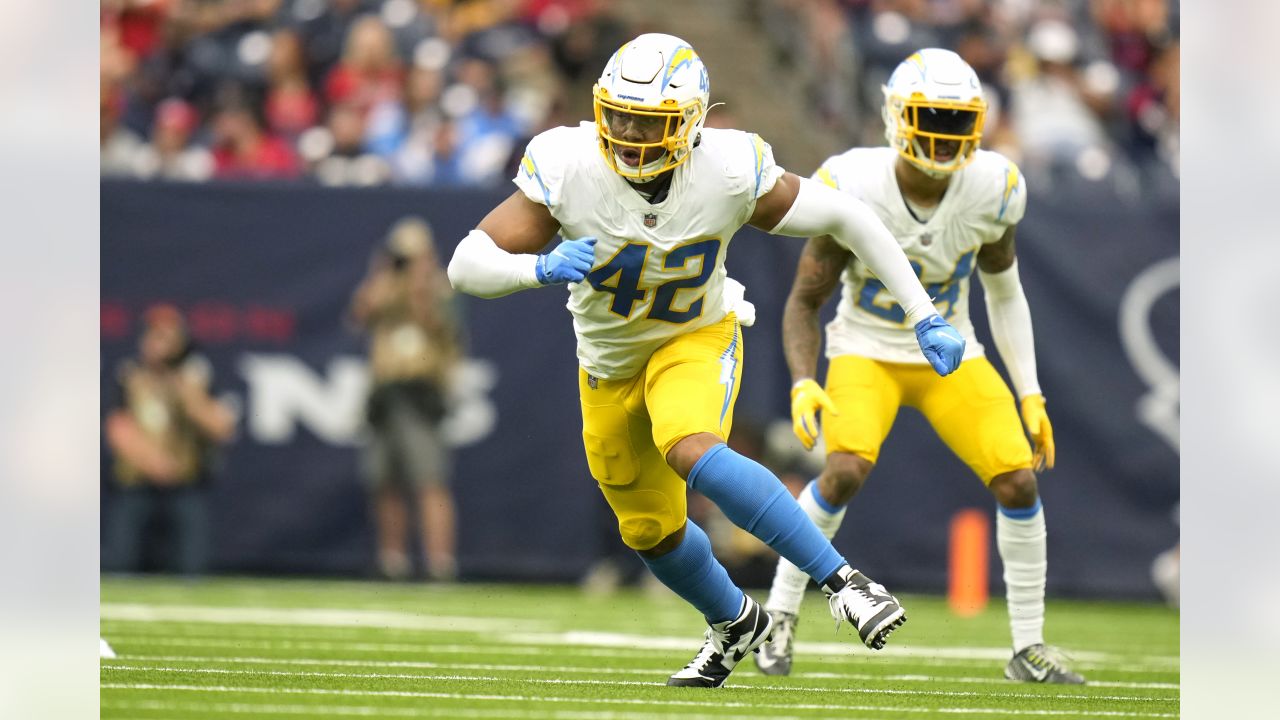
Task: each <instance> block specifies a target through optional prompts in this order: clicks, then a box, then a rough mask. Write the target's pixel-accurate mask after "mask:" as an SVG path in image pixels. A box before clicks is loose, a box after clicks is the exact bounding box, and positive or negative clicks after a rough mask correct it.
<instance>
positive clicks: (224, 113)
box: [213, 102, 301, 179]
mask: <svg viewBox="0 0 1280 720" xmlns="http://www.w3.org/2000/svg"><path fill="white" fill-rule="evenodd" d="M213 139H214V150H213V159H214V174H215V175H216V176H217V177H219V178H252V179H267V178H292V177H297V176H298V174H299V172H300V171H301V167H300V165H299V163H298V158H297V156H296V155H294V152H293V149H292V148H290V147H289V145H288V144H287V143H285V142H284V141H283V140H281V139H280V138H279V137H276V136H274V135H269V134H267V133H266V132H264V131H263V128H262V124H261V121H260V120H259V119H258V117H257V116H256V115H255V113H254V110H253V109H252V108H251V107H250V106H248V105H243V104H239V103H237V102H231V103H230V104H228V105H227V106H226V107H224V108H223V109H222V110H220V111H219V112H218V113H217V114H216V115H215V116H214V118H213Z"/></svg>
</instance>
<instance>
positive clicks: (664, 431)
mask: <svg viewBox="0 0 1280 720" xmlns="http://www.w3.org/2000/svg"><path fill="white" fill-rule="evenodd" d="M741 370H742V333H741V330H740V329H739V327H738V320H737V317H736V316H735V315H734V314H732V313H730V314H729V315H728V316H727V317H725V319H724V320H722V321H721V322H719V323H716V324H715V325H709V326H707V327H705V328H702V329H701V330H696V331H693V332H690V333H687V334H685V335H680V336H679V337H675V338H672V339H671V340H669V341H668V342H667V343H666V344H664V345H663V346H662V347H660V348H658V350H657V351H655V352H654V353H653V355H652V356H650V358H649V362H648V363H647V364H646V365H645V369H644V370H643V371H642V372H640V373H639V374H637V375H636V376H635V377H632V378H628V379H625V380H602V379H599V378H593V377H591V376H590V375H588V374H587V373H586V371H584V370H579V371H578V393H579V395H580V397H581V399H582V443H583V445H584V446H585V447H586V451H587V465H588V466H589V467H590V468H591V476H592V477H593V478H595V480H596V482H597V483H598V484H599V486H600V490H601V491H602V492H604V496H605V499H606V500H608V501H609V506H610V507H611V508H613V512H614V514H615V515H617V516H618V529H619V531H620V532H621V534H622V540H623V542H625V543H626V544H627V547H630V548H633V549H635V550H648V549H649V548H651V547H653V546H654V545H657V544H658V542H659V541H660V540H662V539H663V538H664V537H666V536H668V535H670V534H671V533H673V532H675V531H677V530H679V529H680V528H681V527H682V526H683V525H684V522H685V517H686V509H687V508H686V504H685V489H686V486H685V481H684V479H682V478H681V477H680V476H679V475H677V474H676V472H675V471H674V470H672V469H671V467H670V466H669V465H667V460H666V457H667V452H668V451H670V450H671V448H672V447H674V446H675V444H676V443H677V442H679V441H680V440H681V439H683V438H686V437H688V436H690V435H694V434H696V433H703V432H706V433H712V434H713V435H717V436H719V437H720V438H721V439H727V438H728V437H729V431H730V430H731V429H732V426H733V405H734V402H736V401H737V398H738V388H739V387H740V382H739V378H740V377H741Z"/></svg>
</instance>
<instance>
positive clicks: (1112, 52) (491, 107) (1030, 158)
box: [101, 0, 1179, 185]
mask: <svg viewBox="0 0 1280 720" xmlns="http://www.w3.org/2000/svg"><path fill="white" fill-rule="evenodd" d="M615 5H616V4H615V3H609V2H606V1H605V0H103V2H102V14H101V17H102V22H101V31H102V39H101V48H102V65H101V69H102V92H101V103H102V106H101V133H102V135H101V142H102V152H101V162H102V173H103V175H108V176H125V177H139V178H156V177H160V178H166V179H179V180H204V179H209V178H245V177H250V178H299V177H308V178H313V179H315V180H318V181H319V182H321V183H324V184H329V185H344V184H356V185H373V184H383V183H397V184H409V185H427V184H430V185H491V184H497V183H499V182H501V181H503V180H505V179H506V178H507V177H509V176H510V175H511V174H512V170H513V167H514V160H516V159H518V156H519V153H520V151H521V150H522V148H523V146H524V144H525V142H526V140H527V139H528V138H530V137H532V136H533V135H535V134H536V133H538V132H539V131H541V130H543V129H545V128H547V127H552V126H555V125H561V124H570V123H575V122H577V121H579V120H581V119H583V118H587V117H590V110H589V107H588V106H587V102H588V101H589V96H588V94H587V93H586V92H585V90H584V88H585V87H589V85H590V83H591V82H592V81H593V80H594V78H595V76H596V74H597V73H598V71H599V68H600V67H602V66H603V65H604V63H605V61H606V60H607V59H608V57H609V56H610V54H611V53H612V52H613V51H614V50H615V49H616V48H617V47H618V46H620V45H621V44H622V43H623V42H624V41H626V40H627V39H628V38H629V37H630V36H631V35H632V34H633V31H634V30H635V28H633V27H630V26H629V25H628V24H627V23H626V22H625V21H623V20H622V19H620V17H619V16H618V15H617V14H616V7H615ZM741 7H742V8H743V9H744V10H747V11H751V12H754V14H755V15H756V16H757V17H758V19H759V20H760V22H759V27H760V30H761V32H762V33H763V34H764V35H766V36H767V37H768V38H769V40H770V41H771V43H772V45H773V49H774V52H775V53H776V54H777V55H778V56H779V58H780V59H781V61H782V62H781V67H782V71H781V72H782V73H783V74H784V76H785V77H784V78H779V80H782V79H786V78H798V79H800V80H801V81H802V82H803V83H804V84H805V86H806V88H807V91H808V95H809V97H810V99H811V100H810V103H811V107H810V111H811V113H810V114H812V115H816V117H817V120H818V122H819V123H821V124H822V125H823V126H825V127H827V128H828V129H830V130H833V131H835V132H836V133H838V134H839V135H841V136H842V137H843V138H844V139H845V142H846V143H847V144H849V145H854V144H865V145H879V144H882V143H883V137H882V125H881V123H880V120H879V108H880V103H881V92H880V86H881V85H882V84H883V83H884V81H885V80H886V79H887V78H888V76H889V73H890V72H892V70H893V68H894V67H895V66H896V65H897V64H898V63H899V62H901V61H902V60H903V59H904V58H905V57H906V56H907V55H909V54H910V53H911V52H912V51H914V50H915V49H917V48H921V47H947V48H952V49H954V50H956V51H957V52H959V53H960V54H961V55H962V56H963V57H964V58H965V59H966V60H967V61H968V62H969V63H970V64H971V65H972V66H973V67H974V69H975V70H977V72H978V74H979V76H980V77H981V78H982V80H983V82H984V84H985V87H986V90H987V97H988V100H989V101H990V103H991V106H992V107H991V111H990V113H989V115H988V121H987V131H986V137H985V139H984V145H985V146H986V147H988V148H992V149H996V150H999V151H1001V152H1004V153H1006V154H1008V155H1009V156H1010V157H1012V158H1014V159H1015V160H1016V161H1018V162H1019V163H1020V164H1022V165H1023V169H1024V170H1025V171H1027V172H1028V173H1029V174H1032V175H1033V176H1034V175H1041V176H1044V175H1045V174H1047V173H1055V172H1057V173H1060V172H1069V173H1072V174H1074V175H1076V176H1080V177H1084V178H1088V179H1093V180H1098V179H1102V178H1103V177H1106V176H1108V175H1116V174H1120V175H1124V174H1126V173H1127V174H1128V176H1129V177H1131V178H1134V179H1136V180H1137V182H1139V183H1140V182H1141V181H1142V179H1143V178H1149V177H1150V176H1151V175H1152V174H1153V173H1154V174H1159V175H1161V176H1169V177H1172V178H1176V177H1177V175H1178V136H1179V133H1178V121H1179V93H1178V87H1179V43H1178V8H1177V4H1176V2H1174V1H1173V0H743V4H742V6H741ZM663 29H668V30H669V29H670V28H663Z"/></svg>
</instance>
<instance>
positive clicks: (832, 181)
mask: <svg viewBox="0 0 1280 720" xmlns="http://www.w3.org/2000/svg"><path fill="white" fill-rule="evenodd" d="M818 179H819V180H821V181H822V184H824V185H826V186H827V187H832V188H835V189H836V190H839V189H840V181H838V180H836V176H835V175H832V174H831V168H829V167H827V166H826V165H823V166H822V167H820V168H818Z"/></svg>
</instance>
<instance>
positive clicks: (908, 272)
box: [748, 173, 964, 375]
mask: <svg viewBox="0 0 1280 720" xmlns="http://www.w3.org/2000/svg"><path fill="white" fill-rule="evenodd" d="M748 222H749V223H750V224H751V225H753V226H755V227H758V228H760V229H761V230H764V231H766V232H769V233H773V234H775V235H791V236H794V237H812V236H817V235H830V236H831V237H832V238H834V239H835V241H836V242H838V243H840V244H841V245H843V246H844V247H846V248H848V249H849V250H851V251H852V252H853V253H854V254H855V255H857V256H858V259H859V260H861V261H862V262H864V263H866V264H867V267H869V268H870V269H871V272H873V273H875V275H876V277H877V278H879V279H880V281H881V282H883V283H884V286H885V287H886V288H888V290H889V292H890V293H892V294H893V297H894V299H896V300H897V301H898V304H899V305H901V306H902V308H903V310H905V311H906V314H907V319H908V320H910V322H911V324H912V325H914V326H915V330H916V338H917V340H919V342H920V349H921V351H922V352H923V353H924V355H925V357H926V358H927V359H928V360H929V363H930V364H931V365H933V368H934V370H936V371H937V372H938V374H939V375H948V374H950V373H952V372H954V371H955V369H956V368H957V367H959V366H960V361H961V359H962V358H963V357H964V339H963V338H961V337H960V333H958V332H956V330H955V328H953V327H951V325H950V324H949V323H947V321H946V320H943V319H942V316H940V315H938V311H937V310H935V309H934V307H933V301H932V300H930V298H929V295H928V293H926V292H925V291H924V287H923V286H922V285H921V284H920V281H919V280H918V279H917V278H916V274H915V271H913V270H912V269H911V263H910V262H908V261H907V256H906V255H904V254H903V252H902V248H901V247H899V246H898V241H897V240H895V239H894V237H893V235H892V234H890V232H889V230H888V228H886V227H885V226H884V223H882V222H881V221H880V218H878V217H876V214H875V212H874V211H872V210H871V208H869V207H867V205H866V204H865V203H863V202H862V201H860V200H858V199H857V198H855V197H852V196H850V195H848V194H845V193H842V192H840V191H838V190H836V189H834V188H830V187H827V186H826V185H824V184H822V183H820V182H818V181H816V180H808V179H805V178H801V177H799V176H797V175H795V174H794V173H783V175H782V176H781V177H780V178H778V181H777V182H776V183H775V184H774V186H773V188H772V189H770V190H769V192H767V193H765V194H764V195H761V196H760V198H759V200H757V201H756V207H755V211H754V212H753V213H752V215H751V218H750V220H748Z"/></svg>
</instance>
